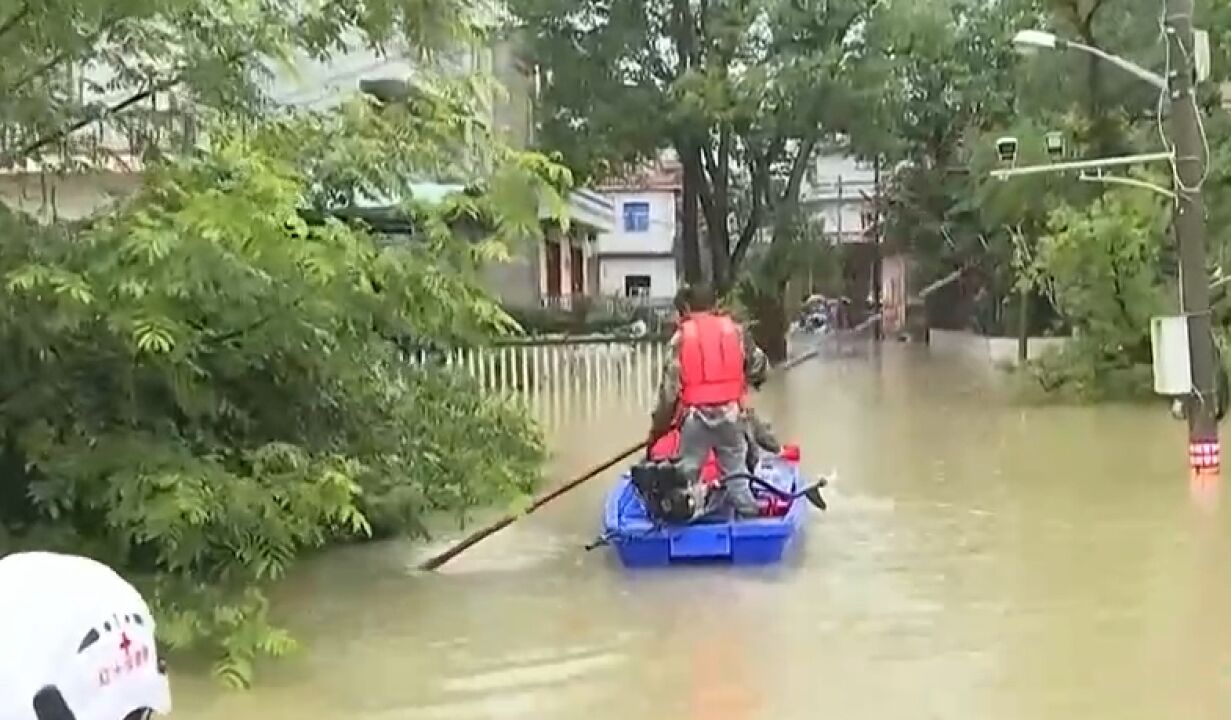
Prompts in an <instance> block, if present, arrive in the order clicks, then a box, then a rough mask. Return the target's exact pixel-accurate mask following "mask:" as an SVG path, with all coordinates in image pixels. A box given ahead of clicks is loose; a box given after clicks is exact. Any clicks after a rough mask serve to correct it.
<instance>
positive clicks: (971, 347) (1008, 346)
mask: <svg viewBox="0 0 1231 720" xmlns="http://www.w3.org/2000/svg"><path fill="white" fill-rule="evenodd" d="M1069 341H1070V339H1069V338H1067V337H1031V338H1026V357H1027V359H1029V360H1038V359H1040V358H1042V357H1044V356H1045V355H1048V354H1050V353H1054V352H1059V351H1061V350H1063V349H1064V346H1065V345H1066V344H1068V343H1069ZM928 346H929V347H930V348H931V351H932V352H934V353H936V354H938V355H945V356H950V357H961V358H966V359H970V360H975V361H978V362H983V363H987V364H989V365H1016V364H1017V338H1009V337H985V336H983V335H976V334H975V333H972V332H966V331H962V330H937V329H935V328H930V329H929V330H928Z"/></svg>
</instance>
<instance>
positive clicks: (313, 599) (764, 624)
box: [174, 346, 1231, 720]
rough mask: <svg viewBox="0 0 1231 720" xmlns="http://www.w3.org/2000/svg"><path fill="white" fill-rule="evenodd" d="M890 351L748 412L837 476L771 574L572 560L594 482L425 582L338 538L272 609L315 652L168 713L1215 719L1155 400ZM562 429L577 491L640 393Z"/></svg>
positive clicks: (1218, 614)
mask: <svg viewBox="0 0 1231 720" xmlns="http://www.w3.org/2000/svg"><path fill="white" fill-rule="evenodd" d="M1001 386H1002V382H1001V381H1000V380H998V379H997V378H996V376H995V375H994V374H993V373H990V372H985V371H983V370H981V369H979V368H972V367H970V366H968V365H962V364H957V363H955V362H954V361H952V360H944V359H940V358H935V357H931V356H929V354H928V352H927V350H926V349H921V348H915V347H905V346H888V347H886V348H884V350H883V351H882V352H881V353H879V354H874V353H866V352H857V353H855V355H854V356H853V357H838V356H834V355H830V356H827V357H825V358H822V359H818V360H815V361H810V362H808V363H807V364H805V365H803V366H801V367H799V368H797V369H796V370H794V371H793V372H791V373H790V374H789V375H787V376H786V377H785V378H784V379H783V380H781V381H779V382H777V383H775V384H773V385H772V386H767V387H766V389H765V390H764V391H763V392H762V393H761V395H760V397H759V398H758V399H757V404H758V407H759V409H760V411H761V412H762V413H763V414H765V415H766V416H767V417H768V418H770V419H771V420H772V421H773V423H774V425H775V427H776V429H777V430H778V431H779V434H780V435H782V436H783V437H784V438H785V439H789V440H793V441H796V442H798V443H799V444H800V445H801V446H802V447H803V462H804V466H805V467H806V468H807V469H808V470H810V471H813V472H821V471H825V470H828V469H830V468H831V467H832V468H836V469H837V470H838V472H839V480H838V481H837V483H836V484H835V486H834V487H833V488H832V489H831V491H830V492H829V500H830V508H831V509H830V512H829V513H828V514H827V515H825V516H821V515H819V514H813V516H812V518H811V521H810V525H809V527H808V529H807V534H806V536H805V537H806V540H805V541H804V543H803V545H802V546H801V547H799V548H798V552H797V553H796V554H795V555H794V556H793V557H792V558H791V560H790V561H789V562H787V563H786V564H784V565H783V566H780V567H775V568H767V569H759V570H749V569H742V568H713V567H708V568H689V569H687V570H673V571H666V572H640V573H629V572H626V571H623V570H621V569H620V568H619V567H618V566H617V565H616V564H615V562H614V559H613V558H612V557H610V556H609V555H608V554H607V552H604V551H601V550H600V551H595V552H591V553H586V552H583V551H582V546H583V545H584V544H585V543H586V542H588V541H589V540H591V539H592V538H593V537H594V535H595V534H596V532H597V526H598V513H599V505H600V503H601V499H602V495H603V493H604V492H605V490H606V489H607V486H608V485H609V483H610V479H608V478H602V479H599V480H596V481H594V482H592V483H590V484H589V485H587V486H583V487H582V488H581V489H579V490H577V491H575V492H573V493H571V494H569V495H567V496H565V497H564V498H562V499H560V500H558V501H557V502H555V503H553V504H552V505H550V506H548V507H547V508H545V509H544V510H542V511H540V512H539V513H538V514H536V515H534V516H532V517H530V518H528V519H525V520H523V521H521V522H519V523H517V524H516V525H514V526H513V527H511V528H509V529H507V530H505V531H504V532H502V533H500V534H499V535H497V536H494V537H493V538H491V539H489V540H488V541H485V542H483V543H481V544H480V545H478V546H476V547H475V548H473V549H471V550H470V551H468V552H467V553H466V554H464V555H462V556H461V557H459V558H458V559H457V560H455V561H454V562H453V563H451V564H449V565H447V566H446V567H445V568H444V569H442V570H441V571H439V572H438V573H436V574H434V575H429V576H423V575H418V574H416V573H415V572H414V571H413V566H414V564H415V562H416V561H417V560H419V559H421V558H422V557H424V555H425V553H426V551H427V550H428V549H431V548H427V549H425V548H423V547H422V546H416V545H412V544H408V543H403V542H387V543H381V544H375V545H370V546H365V547H356V548H348V549H344V550H340V551H336V552H331V553H328V554H326V555H325V556H323V557H321V558H319V559H316V560H313V561H311V562H309V563H307V564H306V566H305V567H303V569H302V571H300V572H298V573H297V574H296V575H295V576H294V577H293V578H292V579H291V580H290V581H289V582H287V583H286V584H285V585H284V586H283V587H281V588H280V589H279V590H278V592H277V593H276V595H277V608H278V612H279V615H280V619H281V620H283V621H284V622H285V623H286V624H288V625H289V627H290V628H292V629H293V631H294V632H295V634H296V635H297V637H298V638H299V639H300V640H301V642H302V643H303V645H304V648H303V650H302V651H301V652H300V653H299V654H298V655H296V656H295V657H293V658H291V659H289V660H287V661H283V662H280V663H275V664H270V665H266V666H263V667H262V668H261V676H260V678H259V683H258V685H257V687H256V688H255V689H253V690H250V691H247V692H231V691H226V690H221V689H219V688H218V687H217V686H215V685H214V684H212V682H211V681H209V680H208V679H203V678H199V677H176V678H175V686H174V690H175V693H176V695H175V702H176V712H175V716H176V717H177V718H181V719H184V720H224V719H225V720H237V719H244V718H252V719H253V720H283V719H286V720H303V719H305V718H321V719H328V720H333V719H337V720H343V719H345V720H360V719H362V720H417V719H426V718H439V719H441V720H469V719H474V718H501V719H504V718H508V719H510V720H512V719H515V718H534V719H535V720H556V719H560V720H564V719H566V718H567V719H573V718H584V719H585V720H627V719H630V718H674V719H689V720H692V719H697V720H700V719H702V718H705V719H707V720H754V719H755V720H761V719H765V720H771V719H781V720H815V719H816V718H821V717H826V716H833V717H841V718H843V720H864V719H866V720H889V719H899V718H910V719H912V720H917V719H922V718H944V719H946V720H959V719H966V718H969V719H971V720H976V719H978V720H986V719H987V718H996V719H997V720H1011V719H1016V718H1021V719H1022V720H1026V719H1028V718H1029V719H1032V720H1037V719H1041V718H1047V719H1050V718H1055V719H1057V720H1059V719H1061V718H1066V719H1067V718H1081V719H1082V720H1094V719H1097V718H1107V719H1109V720H1110V719H1113V718H1114V719H1115V720H1130V719H1134V718H1142V719H1144V718H1151V719H1154V720H1158V719H1160V718H1190V719H1194V720H1197V719H1203V718H1227V717H1231V555H1229V553H1228V550H1229V549H1231V530H1229V528H1231V523H1229V522H1228V517H1227V512H1226V510H1225V508H1221V507H1219V503H1218V497H1217V490H1218V488H1217V487H1216V486H1195V485H1193V484H1192V483H1190V481H1189V480H1188V478H1187V475H1186V472H1185V467H1184V459H1185V458H1184V440H1183V437H1184V436H1183V426H1182V425H1181V424H1180V423H1177V422H1176V421H1174V420H1171V419H1170V418H1169V417H1168V416H1167V414H1166V412H1165V409H1164V408H1163V407H1162V406H1161V405H1159V406H1154V407H1129V408H1126V407H1099V408H1056V407H1045V408H1041V407H1023V406H1021V405H1019V404H1015V403H1013V402H1011V401H1010V399H1009V398H1007V397H1006V395H1005V393H1004V391H1003V389H1002V387H1001ZM599 409H600V410H601V412H598V413H594V412H585V413H580V414H579V415H578V416H576V417H574V418H573V419H571V420H570V419H568V418H565V419H564V420H560V419H559V418H557V420H556V421H554V423H553V430H552V435H553V438H552V443H553V446H554V448H555V449H556V455H555V458H554V462H553V470H552V475H553V476H554V477H555V478H563V477H565V476H567V475H569V474H571V473H575V472H576V471H578V470H580V469H581V468H584V467H586V466H589V465H592V464H593V463H594V462H595V460H596V459H598V458H600V457H602V456H604V455H607V454H610V453H611V452H613V451H615V450H616V449H618V448H620V447H622V446H625V445H627V444H628V443H629V442H631V441H633V440H635V439H637V438H638V437H639V436H641V435H642V434H643V433H644V430H645V423H646V413H645V407H644V401H643V400H642V399H635V398H633V399H630V398H629V397H627V396H626V395H622V396H618V397H612V398H609V399H608V400H606V401H604V403H603V404H602V406H601V407H600V408H599Z"/></svg>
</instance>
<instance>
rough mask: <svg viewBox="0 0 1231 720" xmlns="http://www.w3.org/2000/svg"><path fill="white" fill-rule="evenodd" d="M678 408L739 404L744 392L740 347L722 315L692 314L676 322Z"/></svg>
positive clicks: (735, 328) (732, 324)
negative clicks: (677, 330)
mask: <svg viewBox="0 0 1231 720" xmlns="http://www.w3.org/2000/svg"><path fill="white" fill-rule="evenodd" d="M679 332H680V347H679V353H680V405H681V406H683V407H685V408H690V407H697V406H698V405H721V404H723V403H728V402H737V401H741V400H743V398H744V394H745V393H746V391H747V386H746V381H745V378H744V344H743V342H742V341H741V339H740V334H739V327H738V326H736V324H735V321H734V320H732V319H731V318H730V317H728V316H726V315H716V314H714V313H708V312H702V313H693V314H691V315H689V316H687V317H686V318H684V319H683V321H682V322H680V328H679Z"/></svg>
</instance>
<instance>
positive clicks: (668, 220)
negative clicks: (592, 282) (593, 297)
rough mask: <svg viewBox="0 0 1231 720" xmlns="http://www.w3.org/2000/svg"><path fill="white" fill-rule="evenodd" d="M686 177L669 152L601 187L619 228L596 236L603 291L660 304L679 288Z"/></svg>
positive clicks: (606, 293) (600, 285) (612, 294)
mask: <svg viewBox="0 0 1231 720" xmlns="http://www.w3.org/2000/svg"><path fill="white" fill-rule="evenodd" d="M682 190H683V175H682V171H681V168H680V166H679V163H677V162H675V161H674V160H672V159H671V158H670V157H669V156H664V157H663V158H660V159H659V160H658V161H656V162H654V163H652V164H650V165H648V166H647V167H645V168H644V169H643V170H642V171H641V172H638V173H635V174H634V175H633V176H631V177H629V178H626V179H624V180H622V181H620V182H615V183H610V184H608V185H605V186H604V187H603V192H604V193H605V194H606V195H608V196H609V197H610V198H611V199H612V202H613V204H614V205H615V211H616V222H615V229H614V230H613V231H611V232H607V233H600V234H599V236H598V266H599V291H600V292H601V293H602V294H603V295H606V296H616V297H625V298H636V299H638V300H642V301H646V302H649V303H651V304H661V303H665V302H666V301H669V300H670V299H671V298H673V297H674V296H675V292H676V289H677V288H678V287H679V263H678V262H677V253H676V248H677V244H678V243H677V238H678V237H679V224H680V223H679V209H678V203H679V198H680V193H681V191H682Z"/></svg>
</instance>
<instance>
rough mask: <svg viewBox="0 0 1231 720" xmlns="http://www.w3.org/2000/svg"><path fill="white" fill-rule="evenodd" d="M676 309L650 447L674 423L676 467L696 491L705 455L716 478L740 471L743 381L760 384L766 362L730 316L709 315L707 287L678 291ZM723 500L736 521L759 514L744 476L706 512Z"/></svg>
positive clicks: (711, 306)
mask: <svg viewBox="0 0 1231 720" xmlns="http://www.w3.org/2000/svg"><path fill="white" fill-rule="evenodd" d="M675 304H676V310H677V311H679V313H680V322H679V327H678V329H677V330H676V332H675V334H674V335H673V336H672V337H671V341H670V344H669V352H668V359H667V362H666V364H665V367H664V368H663V376H662V381H661V382H660V384H659V388H658V400H657V403H656V405H655V408H654V411H653V413H652V414H651V418H650V437H649V445H650V446H653V445H654V444H655V443H656V442H657V441H658V440H659V439H660V438H662V436H663V435H666V434H667V433H668V432H669V431H670V430H671V429H672V427H673V426H675V425H677V424H678V427H679V431H680V444H679V464H680V469H681V470H682V471H683V472H684V474H685V477H687V478H689V481H690V482H691V483H694V484H696V485H698V487H699V489H700V482H699V481H700V473H701V468H702V466H703V465H704V464H705V460H706V456H707V455H708V454H709V453H710V452H711V451H712V452H713V453H714V458H715V461H716V463H717V465H718V470H719V473H720V476H721V477H724V478H725V477H728V476H731V475H734V474H736V473H743V472H746V471H747V467H746V465H745V463H746V460H747V456H748V437H747V430H746V427H745V425H746V423H745V418H744V406H743V400H744V397H745V395H746V393H747V387H748V384H749V382H750V381H752V383H753V384H756V385H759V384H760V383H761V382H764V379H765V375H766V372H767V370H768V367H769V363H768V361H767V360H766V358H765V354H764V353H763V352H761V350H760V348H758V347H757V346H756V345H755V344H754V343H752V342H751V341H750V338H748V336H747V335H746V334H745V333H744V331H743V329H742V328H740V326H739V325H738V324H737V323H736V322H735V321H734V320H733V319H732V318H731V317H730V316H729V315H726V314H725V313H721V312H717V311H715V309H714V294H713V292H712V291H711V290H710V289H709V288H708V287H706V286H704V285H693V286H685V287H683V288H681V290H680V292H679V293H678V294H677V295H676V303H675ZM723 503H729V504H730V505H731V506H733V507H734V509H735V511H736V512H737V513H738V514H739V515H741V516H756V515H757V514H758V512H759V511H758V507H757V503H756V498H754V497H753V495H752V492H751V490H750V489H749V487H748V480H747V479H746V478H733V479H732V480H730V481H728V482H727V483H725V487H724V488H722V492H719V493H715V494H714V496H713V497H709V496H708V494H707V503H706V504H708V505H710V508H711V509H712V508H713V507H714V506H716V505H720V504H723Z"/></svg>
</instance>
